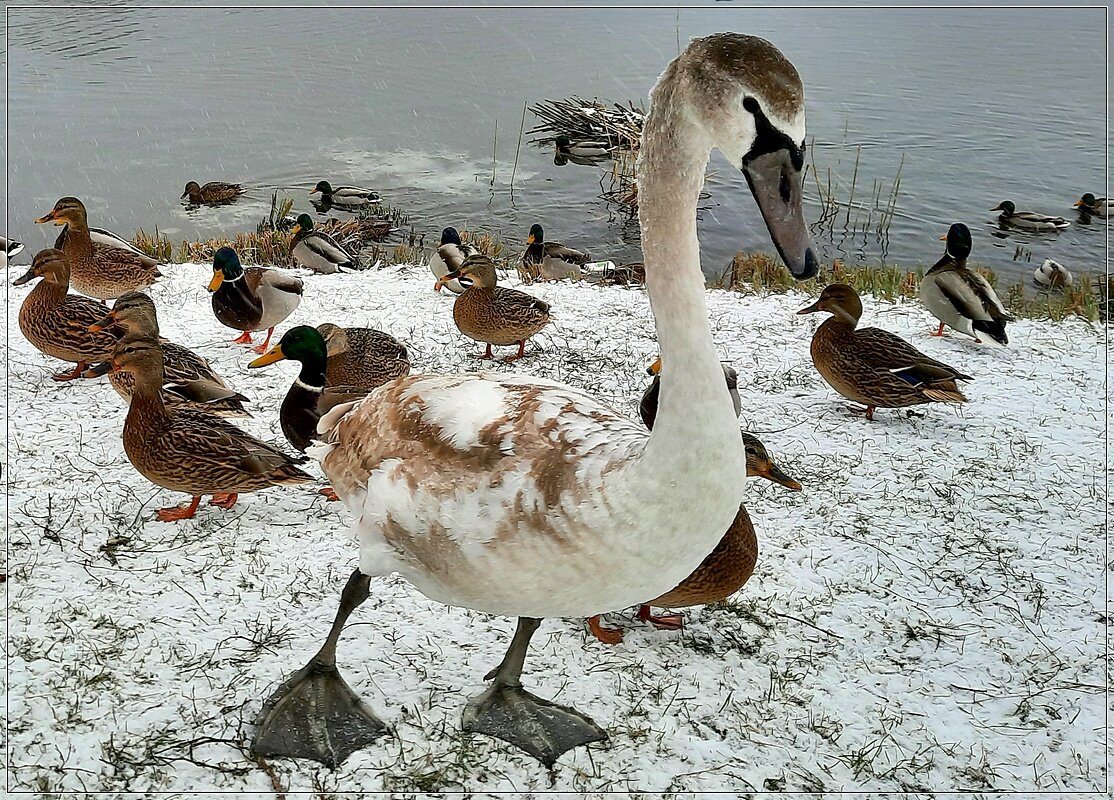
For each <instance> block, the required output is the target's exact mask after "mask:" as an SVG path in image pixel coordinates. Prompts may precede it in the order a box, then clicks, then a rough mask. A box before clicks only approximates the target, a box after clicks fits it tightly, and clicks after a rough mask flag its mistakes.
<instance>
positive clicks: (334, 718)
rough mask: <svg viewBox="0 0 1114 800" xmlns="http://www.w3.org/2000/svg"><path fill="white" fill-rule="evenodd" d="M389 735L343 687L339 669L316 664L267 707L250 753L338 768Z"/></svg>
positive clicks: (291, 681) (282, 689)
mask: <svg viewBox="0 0 1114 800" xmlns="http://www.w3.org/2000/svg"><path fill="white" fill-rule="evenodd" d="M386 732H387V725H386V724H385V723H384V722H383V721H382V720H380V719H379V718H378V717H377V716H375V714H373V713H372V712H371V710H370V709H369V708H368V707H367V706H365V705H364V703H363V702H362V701H361V700H360V698H359V696H358V695H357V694H356V693H355V692H353V691H352V689H351V688H350V687H349V686H348V684H347V683H345V681H344V678H342V677H341V676H340V673H339V672H337V668H336V665H335V664H323V663H321V662H319V661H318V660H317V659H316V658H314V659H313V660H312V661H310V662H309V663H308V664H307V665H306V666H304V667H302V668H301V669H300V670H298V671H297V672H295V673H294V674H293V675H291V676H290V678H288V679H287V680H286V681H285V682H284V683H283V684H282V685H281V686H279V688H278V689H277V690H276V691H275V693H274V694H272V695H271V696H270V697H269V698H268V699H267V702H265V703H264V704H263V710H262V711H260V712H259V718H258V719H257V720H256V722H255V740H254V741H253V742H252V748H251V749H252V753H253V754H254V755H258V756H280V757H285V758H310V759H313V760H314V761H320V762H321V763H322V764H325V765H326V766H328V767H331V768H334V769H335V768H336V766H337V765H338V764H341V763H342V762H343V761H344V760H345V759H346V758H348V756H350V755H352V754H353V753H354V752H356V751H357V750H360V749H361V748H363V747H366V746H367V745H369V744H371V743H372V742H374V741H375V740H376V739H378V738H379V737H380V736H382V735H383V734H385V733H386Z"/></svg>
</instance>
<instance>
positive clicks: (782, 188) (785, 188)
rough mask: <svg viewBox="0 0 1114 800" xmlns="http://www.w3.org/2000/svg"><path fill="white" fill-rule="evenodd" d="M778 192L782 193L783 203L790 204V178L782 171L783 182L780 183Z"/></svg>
mask: <svg viewBox="0 0 1114 800" xmlns="http://www.w3.org/2000/svg"><path fill="white" fill-rule="evenodd" d="M777 189H778V192H780V193H781V201H782V202H783V203H788V202H789V198H790V187H789V176H788V175H787V174H786V173H785V171H784V170H782V173H781V180H780V181H778V186H777Z"/></svg>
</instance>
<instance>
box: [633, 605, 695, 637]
mask: <svg viewBox="0 0 1114 800" xmlns="http://www.w3.org/2000/svg"><path fill="white" fill-rule="evenodd" d="M638 618H639V619H640V620H642V621H643V622H649V623H650V624H651V625H653V626H654V627H655V628H661V629H662V630H667V631H679V630H681V628H682V627H683V626H684V624H685V618H684V616H682V615H681V614H662V615H661V616H655V615H653V614H651V613H650V607H649V606H639V607H638Z"/></svg>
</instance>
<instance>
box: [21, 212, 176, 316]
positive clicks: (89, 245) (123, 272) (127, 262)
mask: <svg viewBox="0 0 1114 800" xmlns="http://www.w3.org/2000/svg"><path fill="white" fill-rule="evenodd" d="M35 222H36V223H38V224H40V225H41V224H42V223H44V222H53V223H54V224H55V225H65V226H66V236H65V238H64V240H63V243H62V248H61V250H62V252H63V253H65V254H66V259H67V260H68V261H69V263H70V284H71V285H72V286H73V288H74V289H76V290H77V291H79V292H81V293H82V294H87V295H89V296H90V297H95V298H97V299H98V300H114V299H115V298H117V297H119V296H120V295H122V294H124V293H125V292H134V291H137V290H139V289H144V288H146V287H148V286H150V285H151V284H152V283H154V282H155V281H156V280H157V279H158V278H161V277H162V273H161V272H159V269H158V262H156V261H155V260H154V259H153V258H150V257H149V256H143V255H136V254H135V253H134V252H132V250H125V249H124V248H121V247H116V246H105V245H100V244H94V242H93V239H92V237H91V235H90V233H89V223H88V220H87V218H86V214H85V206H84V204H82V202H81V201H80V200H78V199H77V198H76V197H63V198H62V199H60V200H59V201H58V202H57V203H55V204H54V208H52V209H51V210H50V211H49V212H48V213H46V214H44V215H43V216H41V217H39V218H38V219H37V220H35Z"/></svg>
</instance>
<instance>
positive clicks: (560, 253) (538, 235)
mask: <svg viewBox="0 0 1114 800" xmlns="http://www.w3.org/2000/svg"><path fill="white" fill-rule="evenodd" d="M590 260H591V256H589V255H588V254H587V253H582V252H581V251H579V250H573V249H572V248H571V247H565V246H564V245H563V244H558V243H557V242H547V241H545V231H544V230H543V229H542V226H541V225H538V224H536V223H535V224H534V225H531V226H530V234H529V236H527V237H526V252H525V253H523V254H522V268H521V272H522V279H523V280H527V281H559V280H561V279H563V278H579V277H580V276H581V275H582V274H583V271H582V270H581V269H580V268H581V266H583V265H584V264H587V263H588V262H589V261H590Z"/></svg>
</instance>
